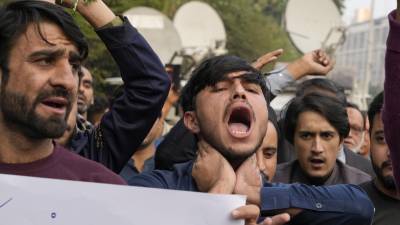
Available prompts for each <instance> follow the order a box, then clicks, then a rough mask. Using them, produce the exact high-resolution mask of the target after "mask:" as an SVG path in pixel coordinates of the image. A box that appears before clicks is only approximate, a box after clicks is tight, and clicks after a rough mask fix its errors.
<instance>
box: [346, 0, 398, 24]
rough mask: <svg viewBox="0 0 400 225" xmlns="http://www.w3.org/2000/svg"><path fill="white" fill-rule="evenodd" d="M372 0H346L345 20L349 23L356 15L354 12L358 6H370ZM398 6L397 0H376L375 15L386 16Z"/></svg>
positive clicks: (376, 16)
mask: <svg viewBox="0 0 400 225" xmlns="http://www.w3.org/2000/svg"><path fill="white" fill-rule="evenodd" d="M370 4H371V1H370V0H345V5H346V9H345V11H344V14H343V20H344V21H345V22H346V23H347V24H349V23H350V22H351V20H352V19H353V17H354V12H355V10H356V9H358V8H363V7H369V6H370ZM395 7H396V0H375V10H374V17H375V18H379V17H383V16H386V15H387V14H388V13H389V12H390V11H391V10H393V9H394V8H395Z"/></svg>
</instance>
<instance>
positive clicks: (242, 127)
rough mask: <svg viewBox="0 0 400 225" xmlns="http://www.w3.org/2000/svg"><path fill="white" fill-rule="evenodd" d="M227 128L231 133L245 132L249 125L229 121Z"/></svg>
mask: <svg viewBox="0 0 400 225" xmlns="http://www.w3.org/2000/svg"><path fill="white" fill-rule="evenodd" d="M229 129H230V130H231V132H232V133H246V132H247V131H248V129H249V127H248V126H246V124H243V123H230V124H229Z"/></svg>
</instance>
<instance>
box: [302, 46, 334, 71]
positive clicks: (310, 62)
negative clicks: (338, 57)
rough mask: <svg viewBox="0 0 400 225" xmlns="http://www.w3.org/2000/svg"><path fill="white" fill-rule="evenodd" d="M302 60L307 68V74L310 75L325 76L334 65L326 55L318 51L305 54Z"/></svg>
mask: <svg viewBox="0 0 400 225" xmlns="http://www.w3.org/2000/svg"><path fill="white" fill-rule="evenodd" d="M302 60H303V61H304V62H305V64H306V65H307V66H308V71H307V73H308V74H311V75H326V74H328V72H329V71H331V70H332V69H333V65H334V64H335V63H334V61H333V60H331V58H330V57H329V56H328V54H326V52H324V51H322V50H320V49H318V50H315V51H312V52H309V53H307V54H305V55H304V56H303V57H302Z"/></svg>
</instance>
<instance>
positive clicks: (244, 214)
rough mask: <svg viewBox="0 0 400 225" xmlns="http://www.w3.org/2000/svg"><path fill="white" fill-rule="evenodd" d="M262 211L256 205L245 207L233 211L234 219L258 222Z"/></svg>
mask: <svg viewBox="0 0 400 225" xmlns="http://www.w3.org/2000/svg"><path fill="white" fill-rule="evenodd" d="M259 215H260V209H259V208H258V206H256V205H244V206H241V207H239V208H237V209H235V210H233V211H232V217H233V219H236V220H240V219H245V220H252V219H255V220H257V218H258V216H259Z"/></svg>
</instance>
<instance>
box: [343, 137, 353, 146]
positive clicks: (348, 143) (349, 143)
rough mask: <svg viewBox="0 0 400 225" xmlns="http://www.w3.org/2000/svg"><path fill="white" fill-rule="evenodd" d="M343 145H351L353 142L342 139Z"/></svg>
mask: <svg viewBox="0 0 400 225" xmlns="http://www.w3.org/2000/svg"><path fill="white" fill-rule="evenodd" d="M344 143H345V144H347V145H352V144H353V142H352V141H351V140H349V139H347V138H346V139H344Z"/></svg>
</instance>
